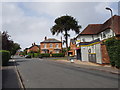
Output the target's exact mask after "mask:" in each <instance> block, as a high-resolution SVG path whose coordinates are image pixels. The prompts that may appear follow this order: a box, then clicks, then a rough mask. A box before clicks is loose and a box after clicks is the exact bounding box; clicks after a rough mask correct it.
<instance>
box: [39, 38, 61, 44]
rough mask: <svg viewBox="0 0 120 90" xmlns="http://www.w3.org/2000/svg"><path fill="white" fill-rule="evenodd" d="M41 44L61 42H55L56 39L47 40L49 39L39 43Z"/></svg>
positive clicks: (57, 41)
mask: <svg viewBox="0 0 120 90" xmlns="http://www.w3.org/2000/svg"><path fill="white" fill-rule="evenodd" d="M41 43H61V41H59V40H56V39H54V38H49V39H46V40H44V41H43V42H41Z"/></svg>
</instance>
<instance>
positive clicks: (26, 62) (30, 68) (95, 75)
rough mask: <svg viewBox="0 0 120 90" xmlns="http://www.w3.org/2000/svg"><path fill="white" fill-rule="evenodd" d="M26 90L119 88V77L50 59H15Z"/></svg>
mask: <svg viewBox="0 0 120 90" xmlns="http://www.w3.org/2000/svg"><path fill="white" fill-rule="evenodd" d="M15 60H16V63H17V68H18V70H19V72H20V75H21V77H22V79H23V84H24V85H25V88H118V75H117V74H111V73H108V72H102V71H96V70H89V69H84V68H78V67H75V66H71V65H66V64H61V63H58V62H55V61H51V60H48V59H37V58H34V59H25V58H21V59H20V58H18V59H15Z"/></svg>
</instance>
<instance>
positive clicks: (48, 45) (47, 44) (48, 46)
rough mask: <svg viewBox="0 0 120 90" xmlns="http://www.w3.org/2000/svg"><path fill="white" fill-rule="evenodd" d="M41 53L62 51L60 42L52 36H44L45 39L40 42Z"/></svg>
mask: <svg viewBox="0 0 120 90" xmlns="http://www.w3.org/2000/svg"><path fill="white" fill-rule="evenodd" d="M40 46H41V47H40V52H41V53H50V54H52V53H62V42H61V41H59V40H56V39H54V38H48V39H47V37H45V40H44V41H42V42H41V43H40Z"/></svg>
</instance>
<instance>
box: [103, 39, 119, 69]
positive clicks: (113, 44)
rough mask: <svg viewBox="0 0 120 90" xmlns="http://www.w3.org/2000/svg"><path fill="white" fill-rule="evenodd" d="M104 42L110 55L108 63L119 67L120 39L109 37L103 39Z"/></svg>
mask: <svg viewBox="0 0 120 90" xmlns="http://www.w3.org/2000/svg"><path fill="white" fill-rule="evenodd" d="M105 44H106V46H107V51H108V54H109V57H110V64H111V65H112V66H115V67H117V68H120V40H116V39H115V38H110V39H108V40H106V41H105Z"/></svg>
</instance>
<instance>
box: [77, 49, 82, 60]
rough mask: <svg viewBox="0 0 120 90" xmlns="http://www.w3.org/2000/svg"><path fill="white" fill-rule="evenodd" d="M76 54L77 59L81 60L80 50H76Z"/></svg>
mask: <svg viewBox="0 0 120 90" xmlns="http://www.w3.org/2000/svg"><path fill="white" fill-rule="evenodd" d="M76 52H77V59H78V60H81V49H77V50H76Z"/></svg>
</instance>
